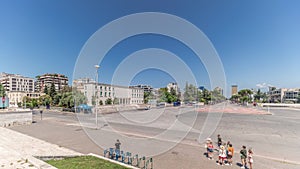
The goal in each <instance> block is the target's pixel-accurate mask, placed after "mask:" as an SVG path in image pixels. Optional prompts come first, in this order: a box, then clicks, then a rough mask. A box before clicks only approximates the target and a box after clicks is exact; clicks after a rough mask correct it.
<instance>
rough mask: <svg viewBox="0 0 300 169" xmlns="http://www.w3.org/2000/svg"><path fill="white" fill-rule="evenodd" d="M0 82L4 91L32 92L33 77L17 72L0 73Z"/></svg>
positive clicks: (33, 88) (33, 87)
mask: <svg viewBox="0 0 300 169" xmlns="http://www.w3.org/2000/svg"><path fill="white" fill-rule="evenodd" d="M0 83H1V84H2V85H3V87H4V89H5V91H6V92H16V91H22V92H34V90H35V86H34V79H33V78H29V77H24V76H21V75H17V74H9V73H1V74H0Z"/></svg>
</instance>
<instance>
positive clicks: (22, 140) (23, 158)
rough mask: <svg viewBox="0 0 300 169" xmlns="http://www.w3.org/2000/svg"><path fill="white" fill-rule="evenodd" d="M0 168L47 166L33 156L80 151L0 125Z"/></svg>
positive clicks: (65, 154) (71, 154)
mask: <svg viewBox="0 0 300 169" xmlns="http://www.w3.org/2000/svg"><path fill="white" fill-rule="evenodd" d="M0 138H1V139H0V168H5V169H9V168H11V169H16V168H20V169H21V168H30V169H32V168H47V169H53V168H55V167H52V166H50V165H48V164H47V163H45V162H43V161H41V160H39V159H37V158H35V157H34V156H74V155H82V154H81V153H78V152H75V151H73V150H69V149H66V148H63V147H59V146H58V145H54V144H51V143H48V142H46V141H43V140H40V139H37V138H33V137H31V136H28V135H25V134H21V133H19V132H16V131H13V130H10V129H7V128H3V127H0Z"/></svg>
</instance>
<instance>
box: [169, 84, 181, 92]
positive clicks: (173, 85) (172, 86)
mask: <svg viewBox="0 0 300 169" xmlns="http://www.w3.org/2000/svg"><path fill="white" fill-rule="evenodd" d="M167 88H168V92H171V89H172V88H173V89H174V90H175V92H176V94H179V92H180V89H179V87H178V85H177V83H169V84H168V85H167Z"/></svg>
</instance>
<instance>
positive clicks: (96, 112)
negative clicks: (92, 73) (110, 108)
mask: <svg viewBox="0 0 300 169" xmlns="http://www.w3.org/2000/svg"><path fill="white" fill-rule="evenodd" d="M95 68H96V86H95V87H96V92H95V97H96V98H95V100H96V104H95V115H96V129H98V110H97V108H98V69H99V68H100V66H99V65H95Z"/></svg>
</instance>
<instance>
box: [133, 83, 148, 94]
mask: <svg viewBox="0 0 300 169" xmlns="http://www.w3.org/2000/svg"><path fill="white" fill-rule="evenodd" d="M131 87H135V88H140V89H143V90H144V92H149V93H151V92H153V87H152V86H150V85H143V84H139V85H135V86H131Z"/></svg>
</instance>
